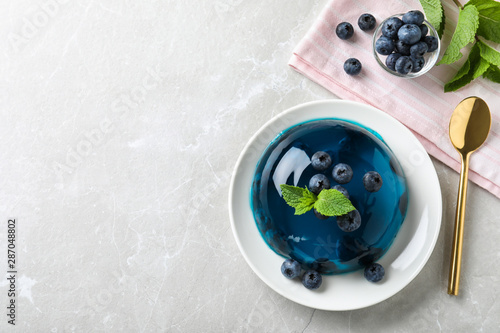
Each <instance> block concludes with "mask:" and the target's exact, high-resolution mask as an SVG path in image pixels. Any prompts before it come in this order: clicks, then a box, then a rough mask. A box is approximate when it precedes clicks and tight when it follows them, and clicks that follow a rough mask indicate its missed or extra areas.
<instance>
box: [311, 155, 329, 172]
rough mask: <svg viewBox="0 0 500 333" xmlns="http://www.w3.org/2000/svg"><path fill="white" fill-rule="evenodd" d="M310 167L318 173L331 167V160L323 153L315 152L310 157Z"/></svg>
mask: <svg viewBox="0 0 500 333" xmlns="http://www.w3.org/2000/svg"><path fill="white" fill-rule="evenodd" d="M311 165H312V167H313V168H314V169H316V170H318V171H323V170H326V169H328V168H329V167H330V166H331V165H332V158H331V157H330V155H328V153H325V152H324V151H318V152H315V153H314V155H313V156H312V157H311Z"/></svg>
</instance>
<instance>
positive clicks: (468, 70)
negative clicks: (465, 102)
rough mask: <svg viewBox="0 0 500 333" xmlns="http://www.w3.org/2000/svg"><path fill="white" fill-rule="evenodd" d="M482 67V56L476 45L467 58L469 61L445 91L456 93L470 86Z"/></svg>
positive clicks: (446, 86) (446, 85) (445, 86)
mask: <svg viewBox="0 0 500 333" xmlns="http://www.w3.org/2000/svg"><path fill="white" fill-rule="evenodd" d="M483 65H484V64H483ZM488 65H489V64H488ZM480 67H481V54H480V52H479V46H478V45H477V43H476V44H474V46H473V47H472V50H471V51H470V53H469V57H468V58H467V61H466V62H465V63H464V65H463V66H462V67H461V68H460V69H459V70H458V72H457V74H456V75H455V76H454V77H453V78H452V79H451V80H450V81H449V82H448V83H446V84H445V85H444V91H445V92H450V91H455V90H457V89H460V88H462V87H463V86H465V85H467V84H469V83H470V82H471V81H472V80H473V79H474V76H475V74H476V73H479V72H480V71H481V70H482V68H480ZM487 69H488V68H487V67H486V69H484V70H485V71H486V70H487ZM483 73H484V72H483ZM483 73H481V74H483ZM476 77H477V76H476Z"/></svg>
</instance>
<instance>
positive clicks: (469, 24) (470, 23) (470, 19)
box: [438, 5, 479, 65]
mask: <svg viewBox="0 0 500 333" xmlns="http://www.w3.org/2000/svg"><path fill="white" fill-rule="evenodd" d="M478 25H479V12H478V11H477V8H476V7H475V6H473V5H469V6H466V7H465V8H464V9H460V13H459V14H458V22H457V27H456V28H455V32H454V33H453V36H452V37H451V41H450V45H448V48H447V49H446V52H445V53H444V56H443V58H442V59H441V61H440V62H439V63H438V65H440V64H451V63H454V62H455V61H457V60H458V59H460V58H461V57H462V53H461V52H460V49H462V48H463V47H465V46H466V45H467V44H469V43H472V42H473V41H474V38H475V36H476V31H477V27H478Z"/></svg>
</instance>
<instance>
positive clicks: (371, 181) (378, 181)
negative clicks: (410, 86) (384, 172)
mask: <svg viewBox="0 0 500 333" xmlns="http://www.w3.org/2000/svg"><path fill="white" fill-rule="evenodd" d="M401 58H402V57H401ZM401 58H399V59H401ZM408 59H410V58H409V57H408ZM409 61H410V63H411V59H410V60H409ZM398 62H399V60H398ZM396 65H397V62H396ZM383 183H384V182H383V181H382V177H381V176H380V174H379V173H378V172H377V171H368V172H367V173H365V175H364V176H363V185H364V186H365V189H366V190H367V191H368V192H377V191H378V190H380V188H381V187H382V184H383Z"/></svg>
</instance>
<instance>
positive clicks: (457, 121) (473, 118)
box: [448, 97, 491, 295]
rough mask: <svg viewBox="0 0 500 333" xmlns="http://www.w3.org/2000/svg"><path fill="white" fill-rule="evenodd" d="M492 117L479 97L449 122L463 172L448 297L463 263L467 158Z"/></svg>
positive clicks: (471, 99) (465, 103) (482, 138)
mask: <svg viewBox="0 0 500 333" xmlns="http://www.w3.org/2000/svg"><path fill="white" fill-rule="evenodd" d="M490 127H491V114H490V109H489V108H488V105H486V103H485V101H483V100H482V99H481V98H479V97H469V98H466V99H464V100H463V101H461V102H460V104H458V105H457V107H456V108H455V111H453V114H452V116H451V119H450V140H451V143H452V144H453V146H454V147H455V149H456V150H457V151H458V153H459V154H460V158H461V160H462V170H461V171H460V185H459V190H458V198H457V210H456V216H455V230H454V232H453V245H452V253H451V263H450V277H449V280H448V294H450V295H458V285H459V283H460V264H461V261H462V239H463V232H464V218H465V202H466V200H467V180H468V175H469V159H470V155H471V154H472V153H473V152H474V151H475V150H476V149H478V148H479V147H480V146H481V145H482V144H483V142H484V141H485V140H486V138H487V137H488V133H489V131H490Z"/></svg>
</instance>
